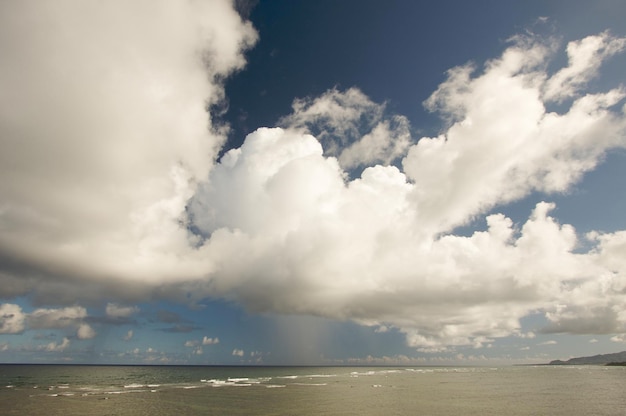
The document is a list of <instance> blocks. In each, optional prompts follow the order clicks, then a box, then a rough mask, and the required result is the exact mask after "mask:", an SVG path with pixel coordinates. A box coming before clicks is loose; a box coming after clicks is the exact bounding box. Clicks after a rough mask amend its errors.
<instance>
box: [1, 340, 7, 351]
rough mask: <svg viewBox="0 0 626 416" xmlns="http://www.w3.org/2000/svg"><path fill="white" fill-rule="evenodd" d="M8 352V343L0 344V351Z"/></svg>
mask: <svg viewBox="0 0 626 416" xmlns="http://www.w3.org/2000/svg"><path fill="white" fill-rule="evenodd" d="M8 350H9V344H8V343H6V342H5V343H4V344H0V351H8Z"/></svg>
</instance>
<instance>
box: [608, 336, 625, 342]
mask: <svg viewBox="0 0 626 416" xmlns="http://www.w3.org/2000/svg"><path fill="white" fill-rule="evenodd" d="M611 341H613V342H626V334H620V335H615V336H614V337H611Z"/></svg>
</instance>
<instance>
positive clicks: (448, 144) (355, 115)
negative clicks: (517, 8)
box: [190, 33, 626, 351]
mask: <svg viewBox="0 0 626 416" xmlns="http://www.w3.org/2000/svg"><path fill="white" fill-rule="evenodd" d="M573 45H587V46H588V47H590V46H589V45H591V46H593V47H595V48H597V49H598V50H611V51H616V50H619V49H621V48H622V47H623V45H624V40H623V39H615V38H612V37H611V36H610V35H608V34H606V33H604V34H601V35H598V36H593V37H590V38H586V39H584V40H582V41H580V42H575V43H574V44H573ZM588 47H587V48H582V49H581V48H577V47H573V46H570V47H569V48H568V51H569V54H570V62H571V65H570V66H568V67H567V68H565V69H563V70H561V71H558V72H556V73H555V74H554V75H552V76H550V74H548V73H546V72H545V70H544V68H545V67H546V65H545V64H546V61H547V60H548V59H549V58H550V54H551V52H553V51H554V49H555V45H553V44H549V43H542V42H539V41H537V40H536V39H532V38H531V39H529V38H519V39H517V41H516V42H515V43H514V44H513V45H512V46H511V47H510V48H509V49H507V50H506V51H505V52H504V54H503V55H502V57H500V58H499V59H496V60H493V61H491V62H488V63H487V65H486V66H485V69H484V71H483V72H481V73H478V74H476V75H474V73H476V72H477V70H476V69H475V68H474V67H472V66H464V67H459V68H455V69H452V70H451V71H450V72H449V74H448V79H447V80H446V81H445V82H444V83H442V84H441V86H440V87H439V88H438V89H437V91H435V93H434V94H433V95H432V96H431V97H430V98H429V99H428V100H427V101H426V104H427V106H428V107H429V108H430V109H432V110H435V111H439V112H441V113H442V114H443V116H444V118H445V119H447V120H449V122H450V125H449V128H447V130H446V131H445V132H444V133H443V134H442V135H441V136H439V137H436V138H421V139H420V140H419V141H417V143H416V144H414V145H412V146H411V147H410V148H409V149H408V151H407V152H406V156H405V157H404V160H403V163H402V167H403V171H404V172H402V171H400V170H399V169H398V168H396V167H394V166H372V167H369V168H366V169H365V170H364V171H363V173H362V174H361V176H360V177H359V178H357V179H354V180H348V181H346V179H345V177H346V176H345V173H344V171H343V170H342V166H341V163H340V162H339V161H338V160H337V159H335V158H333V157H327V156H325V155H324V152H323V149H322V146H321V144H320V143H319V142H318V140H316V139H315V138H314V137H313V136H310V135H306V134H303V133H302V132H301V130H300V128H301V126H307V125H309V124H312V125H315V126H317V128H320V117H321V120H322V121H323V123H321V125H322V127H321V128H322V129H323V128H324V127H323V126H324V125H326V126H327V127H326V128H327V132H326V133H325V132H321V133H318V134H320V135H321V136H322V137H326V136H327V135H332V136H334V135H336V134H337V132H342V131H348V132H349V131H352V129H353V128H354V125H355V120H358V119H359V118H360V117H361V116H362V114H363V113H367V112H368V111H369V112H371V113H374V114H376V111H370V110H364V108H367V105H366V104H367V102H368V101H367V100H365V99H363V98H362V96H361V95H360V94H358V93H357V92H355V90H348V91H346V92H345V93H341V92H338V91H336V90H332V91H330V92H329V93H328V94H326V95H324V96H322V97H321V98H320V99H319V100H309V101H306V102H300V101H297V102H296V105H294V114H293V115H292V116H289V117H286V118H285V119H283V121H284V120H288V121H290V123H287V125H289V126H291V128H289V129H259V130H257V131H256V132H254V133H253V134H251V135H249V136H248V137H247V139H246V141H245V143H244V144H243V146H242V147H241V148H239V149H233V150H231V151H229V152H228V153H227V154H226V155H225V156H224V158H223V159H222V160H221V163H220V164H219V165H217V166H216V167H215V169H214V170H213V171H212V172H211V174H210V177H209V180H208V181H207V182H206V183H205V184H203V185H202V187H201V188H200V190H199V192H198V194H197V195H196V197H195V199H194V202H193V204H192V205H191V209H190V211H191V213H192V216H193V221H194V224H195V225H196V227H197V228H198V229H199V231H200V234H201V235H202V236H203V237H204V238H206V242H205V243H204V246H203V248H206V249H207V252H208V254H209V255H210V256H211V257H212V259H213V260H212V264H213V265H214V267H215V269H214V270H213V272H212V273H211V280H210V283H209V284H208V289H209V290H210V292H211V293H213V294H214V295H216V296H224V297H228V298H231V299H234V300H236V301H238V302H240V303H242V304H244V305H246V306H247V307H248V308H250V309H253V310H258V311H279V312H285V313H294V312H297V313H303V314H316V315H323V316H328V317H332V318H340V319H353V320H356V321H358V322H362V323H364V324H369V325H387V324H391V325H394V326H396V327H398V328H400V329H401V330H402V331H403V332H405V333H406V335H407V340H408V342H409V344H411V345H415V346H419V347H420V348H422V350H424V351H435V350H438V349H440V348H441V347H442V346H443V345H468V344H469V345H481V344H484V343H488V342H490V339H491V338H492V337H500V336H506V335H510V334H517V335H519V336H525V334H522V333H520V322H519V320H520V318H521V317H523V316H526V315H527V314H529V313H534V312H536V311H544V312H545V313H546V317H547V319H548V320H549V321H550V323H551V326H550V327H549V328H546V329H545V330H546V331H558V332H586V333H588V332H590V328H592V323H594V322H598V321H601V320H604V319H606V317H607V316H608V317H611V320H610V321H609V323H608V324H607V323H605V324H604V325H603V326H601V327H597V326H596V327H595V328H596V329H594V330H593V332H598V331H601V332H605V333H607V332H608V333H610V332H623V331H624V330H625V327H624V324H625V323H626V319H625V318H626V317H625V316H624V314H623V313H620V312H619V311H620V309H619V307H618V305H622V304H623V302H624V292H623V287H624V284H623V281H624V274H625V273H626V269H624V265H623V263H620V262H619V260H618V259H620V258H621V257H622V256H623V254H624V246H623V245H620V244H617V243H616V241H617V240H619V239H620V236H621V234H604V235H592V236H590V237H591V238H592V240H593V241H591V243H592V245H593V242H594V241H595V242H596V243H597V244H596V246H595V248H594V249H593V250H592V251H591V252H588V253H582V254H581V253H579V252H578V251H577V249H578V245H579V237H578V236H577V235H576V232H575V229H574V228H573V227H572V226H570V225H562V224H559V222H558V220H556V219H555V218H553V217H552V216H551V215H550V212H551V211H552V210H553V209H554V205H553V204H550V203H540V204H538V205H537V207H536V208H535V210H534V211H533V212H532V214H531V215H530V217H529V219H528V220H527V221H526V222H525V223H524V224H522V225H521V227H520V228H517V227H515V226H514V225H513V222H512V221H511V220H510V219H508V218H506V217H505V216H503V215H501V214H494V215H489V216H488V217H487V224H488V229H487V230H485V231H480V232H475V233H474V234H473V235H471V236H469V237H464V236H457V235H453V234H451V232H452V231H453V230H454V228H455V227H456V226H459V225H462V224H465V223H467V222H469V221H471V220H472V219H474V218H476V216H479V215H483V214H485V213H487V212H488V211H489V210H491V209H493V208H494V207H496V206H498V205H502V204H506V203H508V202H511V201H514V200H517V199H520V198H522V197H524V196H527V195H528V194H529V193H530V192H533V191H539V192H544V193H546V194H549V193H552V192H562V191H565V190H567V189H568V188H569V187H570V186H571V185H572V184H574V183H576V182H577V181H578V180H579V179H580V178H581V177H582V175H583V174H584V173H585V172H587V171H589V170H591V169H593V168H594V167H595V166H596V165H597V163H599V161H600V159H601V157H602V156H603V155H604V154H605V152H606V151H607V150H609V149H611V148H616V147H624V146H625V144H626V141H625V132H626V121H625V117H624V113H623V110H620V109H619V107H617V105H618V104H619V103H621V102H622V101H623V97H624V92H623V91H622V90H621V89H615V90H611V91H608V92H604V93H596V94H585V93H584V91H583V90H581V87H582V85H583V82H582V80H584V79H587V78H586V75H585V76H583V75H582V74H585V73H590V72H594V71H596V70H597V66H598V63H597V61H596V60H584V59H579V57H578V54H579V53H584V54H586V55H589V54H591V55H592V56H595V57H596V59H601V58H603V57H606V56H608V55H609V54H608V53H600V52H598V53H595V54H594V53H593V52H590V51H589V50H588ZM581 62H587V64H588V67H583V66H581ZM568 68H573V69H571V70H568ZM564 73H570V74H578V75H576V76H574V75H572V76H568V77H567V79H571V80H572V82H563V83H562V87H563V91H562V94H557V93H555V91H554V88H555V87H554V85H556V81H555V80H557V79H560V78H561V77H563V75H562V74H564ZM342 94H345V95H342ZM562 97H572V99H571V100H570V101H569V102H568V103H565V104H564V108H565V111H563V112H561V113H556V112H549V111H547V110H546V106H547V105H548V104H549V103H550V101H551V100H556V99H557V98H558V99H561V98H562ZM342 106H346V107H347V108H342ZM616 107H617V108H616ZM373 109H374V110H375V109H376V108H373ZM377 117H378V116H377ZM393 139H394V137H393V135H391V134H389V135H387V136H386V140H387V141H389V142H392V141H393ZM324 140H327V139H323V140H322V143H324ZM332 145H333V146H335V147H338V148H335V149H334V151H333V153H334V154H336V155H342V154H343V153H342V148H341V143H340V142H338V141H333V142H332ZM343 146H344V147H343V149H350V148H351V146H352V145H351V143H349V142H347V143H344V144H343ZM609 264H610V266H609ZM577 317H584V320H581V321H579V324H580V325H579V326H578V327H575V323H576V318H577ZM583 323H585V324H584V325H583ZM598 328H601V329H598Z"/></svg>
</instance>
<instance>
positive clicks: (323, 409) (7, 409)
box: [0, 365, 626, 416]
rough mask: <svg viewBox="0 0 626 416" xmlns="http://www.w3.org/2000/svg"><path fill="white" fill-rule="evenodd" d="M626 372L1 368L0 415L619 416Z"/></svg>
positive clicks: (625, 406)
mask: <svg viewBox="0 0 626 416" xmlns="http://www.w3.org/2000/svg"><path fill="white" fill-rule="evenodd" d="M624 414H626V367H602V366H575V367H570V366H537V367H531V366H528V367H526V366H525V367H499V368H486V367H438V368H435V367H415V368H400V367H390V368H381V367H372V368H364V367H174V366H78V365H0V415H3V416H4V415H20V416H31V415H45V416H49V415H64V416H71V415H81V416H89V415H151V416H160V415H168V416H169V415H176V416H183V415H316V416H318V415H481V416H485V415H567V416H576V415H620V416H623V415H624Z"/></svg>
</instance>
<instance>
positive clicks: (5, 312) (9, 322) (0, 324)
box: [0, 303, 26, 334]
mask: <svg viewBox="0 0 626 416" xmlns="http://www.w3.org/2000/svg"><path fill="white" fill-rule="evenodd" d="M25 318H26V317H25V315H24V313H23V312H22V308H21V307H20V306H19V305H15V304H13V303H3V304H0V334H18V333H20V332H22V331H23V330H24V320H25Z"/></svg>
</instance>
